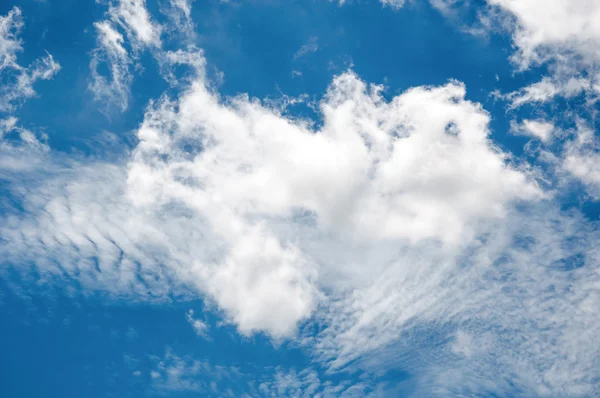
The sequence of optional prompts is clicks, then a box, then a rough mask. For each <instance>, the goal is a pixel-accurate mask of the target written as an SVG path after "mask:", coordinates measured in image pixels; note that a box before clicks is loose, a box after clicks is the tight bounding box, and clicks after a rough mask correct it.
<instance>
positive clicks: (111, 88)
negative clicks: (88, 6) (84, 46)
mask: <svg viewBox="0 0 600 398" xmlns="http://www.w3.org/2000/svg"><path fill="white" fill-rule="evenodd" d="M106 16H107V19H106V20H103V21H100V22H96V23H94V27H95V28H96V34H97V46H96V48H95V50H94V51H93V52H92V57H91V60H90V72H91V78H90V83H89V89H90V90H91V91H92V93H93V94H94V99H95V100H96V101H97V102H98V103H100V104H102V110H103V111H104V112H109V111H110V109H111V107H112V106H114V105H116V106H117V108H118V109H119V110H120V111H125V110H126V109H127V107H128V102H129V95H130V92H129V89H130V85H131V82H132V81H133V75H132V73H131V66H132V65H133V64H134V63H135V62H136V59H137V57H138V54H139V52H140V51H141V50H143V49H145V48H150V49H157V48H160V46H161V44H162V42H161V39H160V36H161V32H162V26H161V25H158V24H156V23H154V22H153V21H152V20H151V18H150V14H149V13H148V10H147V9H146V2H145V0H120V1H118V2H117V3H116V5H115V4H114V3H111V5H110V7H109V9H108V11H107V13H106ZM119 30H122V31H123V32H124V34H125V36H126V38H127V43H128V44H129V47H128V48H129V49H130V50H128V48H127V47H126V46H125V44H126V40H125V37H124V35H123V33H121V32H120V31H119ZM103 65H106V66H108V69H109V76H105V75H103V74H102V73H101V72H100V68H101V66H103Z"/></svg>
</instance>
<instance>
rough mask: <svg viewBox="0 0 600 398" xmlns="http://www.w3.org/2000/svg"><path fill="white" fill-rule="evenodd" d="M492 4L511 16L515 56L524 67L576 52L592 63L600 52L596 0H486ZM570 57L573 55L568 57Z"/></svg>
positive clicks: (598, 9) (599, 11)
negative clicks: (599, 48) (513, 24)
mask: <svg viewBox="0 0 600 398" xmlns="http://www.w3.org/2000/svg"><path fill="white" fill-rule="evenodd" d="M488 3H489V4H490V5H492V6H496V7H499V8H501V9H502V10H504V11H506V12H509V13H510V14H511V15H512V16H514V18H515V22H516V26H515V29H514V33H513V40H514V42H515V45H516V46H517V48H518V53H517V54H516V55H515V60H516V61H517V62H518V63H519V64H520V65H521V67H523V68H526V67H528V66H530V65H532V64H541V63H544V62H547V61H548V60H556V58H557V56H560V55H567V56H570V55H575V56H580V57H581V58H582V59H581V60H582V62H584V63H596V62H597V61H598V60H599V57H600V54H599V53H598V51H597V48H598V44H600V29H599V28H598V26H597V24H596V23H595V21H596V20H597V19H598V17H600V4H598V3H597V2H594V1H589V0H556V1H552V2H547V1H543V0H521V1H514V0H488ZM570 59H571V60H573V58H570Z"/></svg>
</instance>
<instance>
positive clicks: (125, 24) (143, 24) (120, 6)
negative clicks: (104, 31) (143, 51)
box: [108, 0, 162, 48]
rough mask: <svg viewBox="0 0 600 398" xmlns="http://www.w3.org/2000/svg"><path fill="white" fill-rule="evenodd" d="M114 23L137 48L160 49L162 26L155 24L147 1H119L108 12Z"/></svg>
mask: <svg viewBox="0 0 600 398" xmlns="http://www.w3.org/2000/svg"><path fill="white" fill-rule="evenodd" d="M108 16H109V17H110V19H111V20H112V22H113V23H115V24H117V25H119V26H120V27H121V28H122V29H123V30H125V32H126V33H127V36H128V38H129V40H130V41H131V42H132V43H133V44H134V48H135V47H138V46H139V47H143V46H146V47H160V46H161V40H160V35H161V31H162V26H161V25H159V24H157V23H155V22H153V21H152V19H151V17H150V13H149V12H148V10H147V9H146V0H118V1H117V3H116V5H114V4H112V5H111V6H110V8H109V10H108Z"/></svg>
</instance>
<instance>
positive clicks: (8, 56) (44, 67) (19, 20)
mask: <svg viewBox="0 0 600 398" xmlns="http://www.w3.org/2000/svg"><path fill="white" fill-rule="evenodd" d="M23 26H24V23H23V16H22V13H21V9H20V8H18V7H14V8H13V9H11V10H10V11H9V12H8V14H7V15H6V16H0V78H1V79H2V86H1V87H0V112H11V111H13V110H14V109H15V107H16V106H18V105H20V104H21V103H22V102H23V101H25V100H26V99H28V98H31V97H34V96H35V95H36V92H35V90H34V89H33V85H34V84H35V83H36V82H37V81H38V80H49V79H51V78H52V77H53V76H54V75H55V74H56V73H57V72H58V71H59V70H60V65H59V64H58V62H56V61H55V60H54V58H53V57H52V55H50V54H46V56H44V57H41V58H38V59H37V60H35V61H34V62H33V63H32V64H31V65H29V66H28V67H23V66H21V65H19V64H18V63H17V54H18V53H19V52H21V51H23V47H22V42H21V39H20V38H19V36H20V34H21V30H22V29H23Z"/></svg>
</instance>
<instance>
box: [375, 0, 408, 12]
mask: <svg viewBox="0 0 600 398" xmlns="http://www.w3.org/2000/svg"><path fill="white" fill-rule="evenodd" d="M380 1H381V4H383V5H384V6H389V7H391V8H392V9H396V10H398V9H400V8H402V7H403V6H404V4H405V3H406V0H380Z"/></svg>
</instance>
